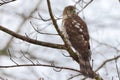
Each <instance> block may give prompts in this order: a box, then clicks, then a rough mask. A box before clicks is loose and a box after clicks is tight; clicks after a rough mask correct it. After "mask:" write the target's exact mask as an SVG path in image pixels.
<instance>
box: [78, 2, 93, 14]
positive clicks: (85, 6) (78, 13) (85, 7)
mask: <svg viewBox="0 0 120 80" xmlns="http://www.w3.org/2000/svg"><path fill="white" fill-rule="evenodd" d="M92 1H93V0H90V1H89V2H88V3H87V4H86V5H85V6H84V7H83V8H82V9H81V10H80V11H78V12H77V14H79V13H80V12H81V11H83V10H84V9H85V8H86V7H87V6H88V5H89V4H90V3H92Z"/></svg>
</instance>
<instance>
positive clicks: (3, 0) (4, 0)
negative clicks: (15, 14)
mask: <svg viewBox="0 0 120 80" xmlns="http://www.w3.org/2000/svg"><path fill="white" fill-rule="evenodd" d="M1 1H2V2H0V6H1V5H4V4H7V3H10V2H13V1H16V0H11V1H7V0H1Z"/></svg>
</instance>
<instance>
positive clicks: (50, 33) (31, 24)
mask: <svg viewBox="0 0 120 80" xmlns="http://www.w3.org/2000/svg"><path fill="white" fill-rule="evenodd" d="M30 24H31V25H32V27H33V29H34V30H35V31H36V32H38V33H40V34H45V35H57V36H58V34H52V33H43V32H40V31H39V30H38V29H36V28H35V27H34V25H33V24H32V22H30Z"/></svg>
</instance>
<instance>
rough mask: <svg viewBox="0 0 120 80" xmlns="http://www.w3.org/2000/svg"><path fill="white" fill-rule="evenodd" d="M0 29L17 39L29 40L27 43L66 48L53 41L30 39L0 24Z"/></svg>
mask: <svg viewBox="0 0 120 80" xmlns="http://www.w3.org/2000/svg"><path fill="white" fill-rule="evenodd" d="M0 30H2V31H4V32H6V33H8V34H10V35H12V36H14V37H16V38H18V39H21V40H23V41H26V42H29V43H32V44H36V45H41V46H45V47H50V48H56V49H66V47H65V46H64V45H60V44H53V43H48V42H43V41H38V40H35V39H31V38H29V37H26V36H22V35H20V34H17V33H15V32H13V31H11V30H9V29H7V28H5V27H2V26H0Z"/></svg>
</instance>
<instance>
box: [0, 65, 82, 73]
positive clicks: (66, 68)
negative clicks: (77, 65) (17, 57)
mask: <svg viewBox="0 0 120 80" xmlns="http://www.w3.org/2000/svg"><path fill="white" fill-rule="evenodd" d="M31 66H44V67H52V68H58V69H64V70H70V71H75V72H80V71H79V70H77V69H73V68H68V67H60V66H55V65H48V64H21V65H20V64H19V65H11V66H0V68H15V67H31Z"/></svg>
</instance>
